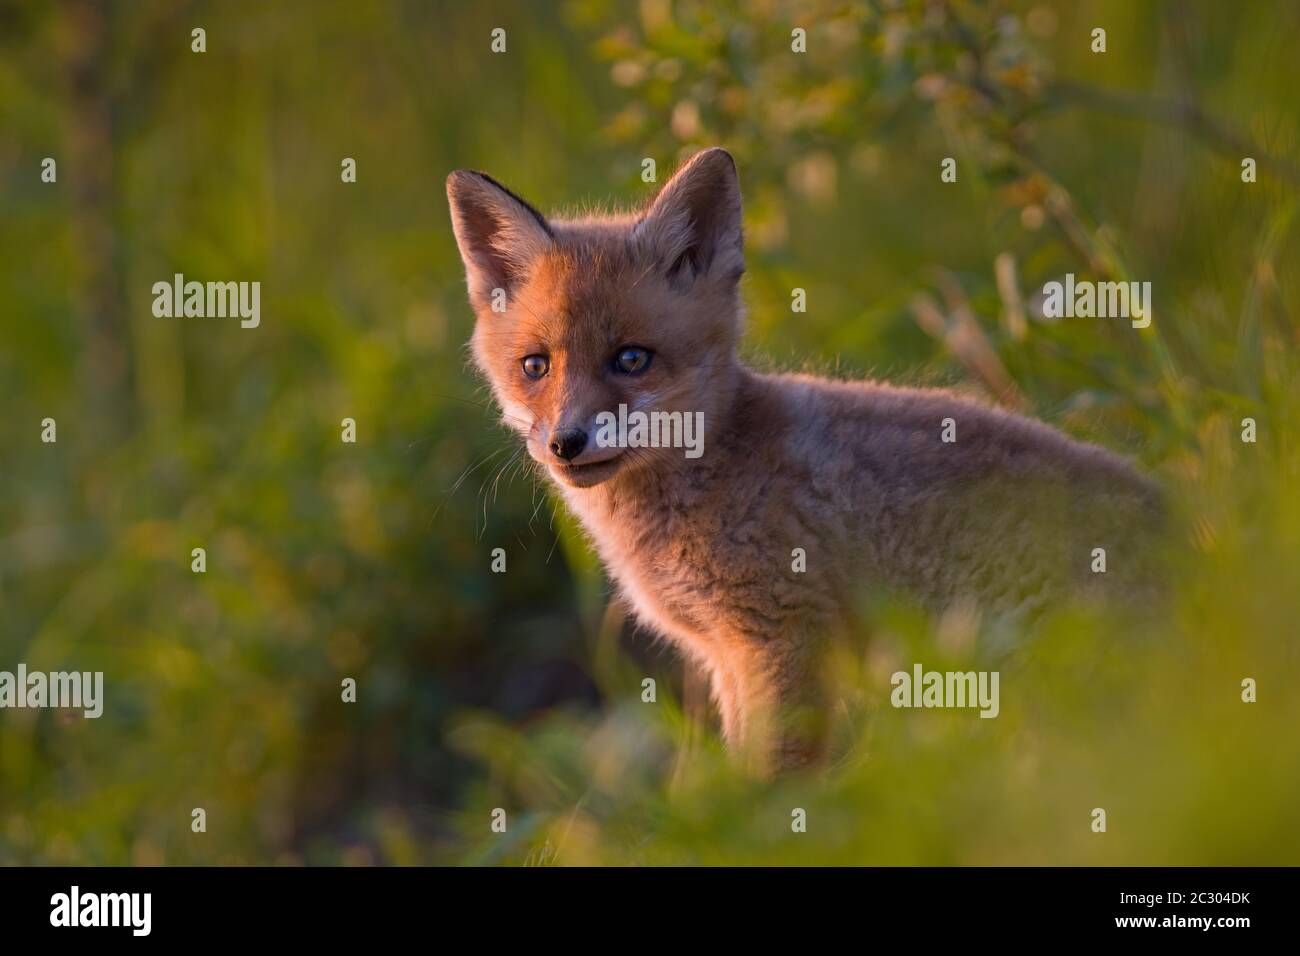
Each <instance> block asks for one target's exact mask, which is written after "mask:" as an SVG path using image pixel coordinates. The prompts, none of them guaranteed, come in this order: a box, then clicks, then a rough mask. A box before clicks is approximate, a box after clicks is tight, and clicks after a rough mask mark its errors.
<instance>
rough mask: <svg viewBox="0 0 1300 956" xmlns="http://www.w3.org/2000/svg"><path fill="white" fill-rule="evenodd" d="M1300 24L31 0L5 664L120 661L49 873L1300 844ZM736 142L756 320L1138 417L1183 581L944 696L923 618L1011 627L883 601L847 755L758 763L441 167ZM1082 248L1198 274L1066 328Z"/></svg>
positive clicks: (967, 646) (864, 657) (936, 375)
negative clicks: (936, 700) (686, 648)
mask: <svg viewBox="0 0 1300 956" xmlns="http://www.w3.org/2000/svg"><path fill="white" fill-rule="evenodd" d="M194 26H203V27H204V28H205V29H206V30H207V34H208V52H207V53H205V54H194V53H191V52H190V48H189V31H190V30H191V29H192V28H193V27H194ZM497 26H502V27H505V28H506V29H507V31H508V36H509V46H508V52H507V53H506V54H502V55H494V54H492V53H490V52H489V33H490V31H491V30H492V28H494V27H497ZM1095 26H1105V27H1106V29H1107V32H1108V41H1109V45H1108V52H1107V53H1105V54H1093V53H1091V52H1090V50H1089V39H1088V38H1089V31H1090V30H1091V29H1092V28H1093V27H1095ZM795 27H803V28H805V29H806V30H807V43H808V52H807V53H806V54H795V53H792V52H791V50H790V31H791V30H792V29H793V28H795ZM1297 27H1300V13H1297V11H1296V10H1294V9H1291V8H1287V7H1285V6H1277V5H1227V4H1215V3H1211V2H1209V0H1206V2H1200V3H1193V4H1182V3H1177V4H1176V3H1168V4H1162V3H1150V4H1131V3H1127V2H1124V0H1105V2H1098V3H1094V4H1089V5H1085V6H1082V7H1077V6H1076V5H1075V4H1067V3H1060V4H1047V3H1010V2H1009V3H990V4H982V3H981V4H975V3H953V4H944V3H924V4H922V3H909V2H896V3H888V2H871V3H862V4H846V3H839V2H830V0H766V2H761V3H754V2H740V0H735V2H726V3H703V2H686V0H681V2H677V3H670V2H668V0H644V2H640V3H635V4H633V3H626V4H624V3H613V2H609V0H572V2H570V3H568V4H567V5H565V6H563V7H555V8H553V7H551V6H550V5H542V4H528V3H522V2H520V3H490V4H473V5H470V4H426V3H398V2H394V3H391V4H373V5H368V4H353V3H343V2H328V3H312V4H269V5H268V4H254V3H247V4H241V3H234V4H220V5H217V4H212V5H209V4H201V3H199V4H193V5H175V4H165V3H133V4H112V5H100V4H84V5H54V4H48V5H43V4H32V5H22V6H7V7H5V8H4V9H3V10H0V53H2V54H3V55H0V127H2V128H3V129H4V130H5V135H4V136H3V138H0V209H3V215H2V216H0V246H2V247H3V248H4V249H5V250H6V252H5V256H4V259H3V265H0V302H3V303H4V308H3V310H2V312H0V314H2V315H3V318H2V319H0V322H2V323H3V335H2V337H0V400H2V401H3V404H4V408H5V414H4V416H3V424H0V475H3V479H2V480H3V487H2V490H0V670H3V669H10V670H12V669H13V668H14V667H15V666H16V664H17V662H19V661H23V662H25V663H27V665H28V666H29V667H31V668H33V669H62V668H75V669H79V670H103V671H104V672H105V684H106V697H107V700H106V704H105V712H104V716H103V717H102V718H100V719H98V720H83V719H81V718H80V717H77V718H73V719H65V718H64V717H63V716H61V715H60V714H58V713H56V712H53V711H33V710H26V711H17V710H4V711H0V863H12V862H29V863H64V862H70V863H108V864H117V863H156V862H166V863H254V862H285V863H294V862H308V863H357V864H366V863H397V864H411V863H447V862H467V863H508V864H550V863H560V864H570V863H610V864H625V863H671V864H677V863H706V864H719V863H757V864H768V863H776V862H789V863H824V862H836V863H907V864H910V863H953V864H977V863H983V864H986V863H1053V864H1054V863H1100V864H1133V863H1171V864H1241V863H1287V864H1295V863H1297V862H1300V839H1298V838H1297V833H1296V830H1295V826H1294V807H1295V806H1296V805H1297V803H1298V802H1300V757H1298V753H1297V750H1298V748H1297V745H1296V741H1295V733H1294V729H1295V727H1296V726H1298V725H1300V697H1298V696H1297V695H1296V693H1295V691H1294V688H1295V687H1296V681H1297V677H1300V673H1298V672H1297V671H1298V661H1297V651H1296V647H1297V643H1296V624H1295V622H1296V621H1297V620H1300V594H1297V590H1296V588H1295V566H1296V559H1297V557H1300V505H1298V504H1297V497H1296V494H1295V486H1296V479H1297V476H1298V475H1300V446H1298V445H1297V442H1296V434H1295V427H1296V423H1297V422H1298V421H1300V381H1298V379H1297V375H1298V373H1300V361H1298V360H1297V357H1296V356H1297V354H1298V350H1300V324H1298V321H1300V320H1298V319H1297V316H1298V315H1300V312H1298V311H1297V302H1296V290H1297V281H1298V279H1300V276H1297V270H1296V264H1297V263H1300V255H1297V252H1300V250H1298V249H1297V244H1298V240H1297V234H1296V229H1295V219H1296V203H1297V199H1296V186H1297V173H1296V170H1297V162H1296V134H1297V130H1296V126H1295V113H1294V90H1293V89H1292V87H1293V83H1292V82H1290V78H1291V77H1292V76H1293V74H1294V69H1293V58H1294V54H1293V51H1292V50H1291V49H1290V48H1289V46H1290V45H1289V42H1288V38H1289V37H1290V36H1294V35H1295V32H1296V29H1297ZM714 144H718V145H724V146H727V147H728V148H729V149H731V150H732V152H733V153H734V154H735V155H736V157H737V160H738V163H739V167H740V170H741V180H742V186H743V188H744V191H745V199H746V228H747V231H748V249H749V253H748V255H749V272H748V275H747V277H746V279H745V298H746V301H747V304H748V306H749V311H750V316H749V318H750V336H749V338H748V340H747V350H748V351H749V352H750V353H752V356H753V358H754V360H755V361H756V362H758V363H760V364H765V365H766V364H770V365H773V366H776V367H803V366H808V367H811V368H813V369H816V370H820V371H823V372H826V373H828V374H839V375H845V376H861V375H867V374H875V375H880V376H889V377H891V378H895V379H904V380H914V381H921V382H928V383H944V384H953V385H957V386H959V387H962V388H965V389H969V390H972V391H983V392H985V393H988V394H990V395H991V396H992V397H997V398H1001V399H1002V400H1004V401H1008V402H1013V403H1018V404H1019V405H1021V406H1022V407H1024V408H1026V409H1028V410H1030V411H1032V412H1033V413H1034V414H1037V415H1039V416H1040V417H1043V418H1045V419H1046V420H1048V421H1051V422H1052V423H1054V424H1056V425H1058V426H1060V427H1063V428H1065V429H1066V430H1068V431H1070V432H1072V433H1073V434H1076V435H1079V436H1081V437H1085V438H1088V439H1091V440H1096V441H1100V442H1102V443H1104V444H1107V445H1109V446H1111V447H1114V448H1118V449H1120V450H1123V451H1126V452H1127V453H1129V454H1131V455H1134V456H1136V457H1138V458H1139V459H1140V460H1141V461H1142V462H1143V463H1144V464H1145V466H1146V467H1148V468H1149V469H1150V470H1151V471H1152V472H1153V473H1154V474H1156V475H1157V477H1158V478H1159V479H1160V480H1161V481H1162V483H1163V484H1165V486H1166V487H1167V488H1168V489H1169V493H1170V498H1171V501H1172V502H1173V504H1174V506H1175V510H1176V513H1177V515H1178V523H1179V524H1178V526H1179V528H1180V532H1179V535H1178V539H1177V542H1178V547H1177V548H1176V554H1175V556H1174V560H1175V566H1176V569H1177V575H1176V578H1175V584H1174V587H1173V595H1172V601H1171V607H1170V609H1169V610H1168V612H1167V613H1165V614H1164V615H1162V616H1161V617H1160V619H1159V620H1156V621H1148V622H1147V623H1146V624H1144V625H1142V626H1140V627H1138V626H1135V625H1133V624H1132V622H1129V621H1123V620H1118V619H1106V618H1095V617H1086V616H1079V615H1072V614H1063V615H1061V616H1060V617H1059V618H1057V619H1055V620H1053V622H1052V623H1051V625H1050V626H1049V628H1048V630H1047V632H1046V633H1045V634H1044V635H1042V636H1041V637H1040V638H1038V639H1037V640H1036V641H1034V642H1033V643H1031V644H1029V645H1026V646H1022V647H1021V648H1020V649H1018V650H1017V651H1015V652H1014V653H1012V654H1010V655H1009V656H1007V657H1005V658H1003V659H1000V660H999V663H998V665H997V666H998V667H999V668H1000V670H1001V673H1002V688H1003V694H1002V713H1001V715H1000V716H999V717H998V718H997V719H994V720H980V719H978V718H976V717H975V715H974V714H973V713H970V712H914V711H904V710H896V709H894V708H892V707H891V706H890V705H889V700H888V692H889V689H890V688H889V675H890V673H891V672H892V671H893V670H895V669H897V668H899V667H900V666H901V667H905V666H906V662H910V661H914V660H922V661H925V662H926V664H927V666H929V667H941V666H942V667H947V666H951V667H953V668H963V669H964V668H965V667H968V666H974V665H973V664H972V663H971V662H973V661H975V660H979V659H981V658H980V656H979V655H980V651H979V650H978V648H977V647H975V646H972V643H971V634H970V632H969V629H968V628H967V627H966V626H965V625H964V624H963V623H962V622H961V621H953V620H941V621H929V620H926V619H924V618H921V617H918V616H917V615H915V614H910V613H908V612H907V611H906V610H905V609H902V608H897V607H888V606H883V607H873V609H872V614H871V616H870V618H871V621H872V623H873V626H872V628H871V633H870V634H869V635H863V640H862V642H861V643H860V644H859V645H857V646H855V647H851V648H846V649H842V650H841V651H840V652H839V653H840V657H839V658H838V659H837V660H836V662H835V666H834V668H833V670H834V673H835V675H836V681H837V685H838V690H839V695H838V696H839V697H840V698H841V699H842V700H843V702H844V704H843V707H842V710H841V712H840V713H839V715H838V720H839V736H838V740H839V742H838V747H837V759H836V762H835V765H834V766H833V767H831V768H829V769H827V770H825V771H822V772H820V773H817V774H814V775H811V776H802V777H794V778H790V779H786V780H782V781H779V782H776V783H755V782H753V781H748V780H746V779H744V778H742V777H740V776H739V775H737V773H736V772H735V771H734V770H733V769H732V768H731V767H730V766H729V764H728V763H727V761H726V759H725V755H724V754H723V753H722V751H721V748H720V745H719V744H718V742H717V740H716V735H715V733H714V731H712V730H711V729H710V728H709V727H708V726H707V725H705V724H704V723H702V721H701V719H700V716H699V713H698V711H699V708H698V706H697V705H696V704H697V702H692V703H691V704H690V705H688V706H683V705H679V704H678V703H677V701H678V700H680V699H682V698H683V693H684V696H685V699H687V700H691V692H690V691H689V690H686V691H685V692H683V690H682V688H681V686H680V680H679V678H678V675H677V673H676V672H677V670H678V665H677V664H676V663H675V661H674V659H673V657H672V655H671V653H670V652H668V651H666V650H665V649H663V648H662V647H660V646H657V645H655V644H654V643H653V642H652V641H651V639H650V638H649V637H648V636H646V635H643V634H636V633H632V632H631V629H630V628H627V627H622V626H621V622H620V620H619V618H618V616H617V614H616V613H607V612H606V609H605V603H606V597H607V590H608V589H607V585H606V582H604V580H603V579H602V578H601V575H600V570H599V566H598V564H597V563H596V562H595V560H594V557H593V556H592V555H591V553H590V551H589V550H588V549H587V547H586V545H585V544H584V543H583V541H582V538H581V535H580V533H578V532H577V530H576V528H575V527H574V526H573V524H572V522H571V521H570V520H569V519H568V518H567V517H566V516H565V515H564V514H563V512H559V513H558V514H557V513H556V505H555V503H554V502H553V501H552V500H551V499H550V498H548V497H547V495H546V492H545V489H544V488H542V487H541V486H540V485H537V484H536V483H535V482H534V481H533V479H532V477H531V474H530V473H529V472H528V470H527V469H526V468H525V467H524V462H523V461H522V460H521V459H520V458H519V457H518V456H517V452H518V451H519V449H518V448H517V445H516V443H515V442H513V440H512V439H511V438H510V437H509V436H507V435H506V434H505V433H504V432H503V430H502V429H501V428H500V426H498V425H497V423H496V415H495V413H494V411H493V410H492V408H491V406H490V402H489V400H488V399H489V396H488V395H487V394H486V392H485V391H484V390H483V389H482V387H481V386H480V384H479V383H478V382H477V381H476V380H475V379H474V378H473V376H472V374H471V373H470V371H469V370H468V369H467V367H466V363H465V358H466V355H465V352H464V350H463V348H462V344H463V343H464V342H465V341H466V339H467V338H468V334H469V328H470V318H469V312H468V308H467V306H466V305H465V303H464V285H463V279H462V276H461V272H460V264H459V260H458V258H457V255H456V251H455V248H454V244H453V242H452V238H451V231H450V228H449V223H448V219H447V211H446V207H445V199H444V198H443V192H442V180H443V178H444V177H445V175H446V173H447V172H448V171H450V170H451V169H453V168H456V167H462V166H470V167H474V168H480V169H486V170H488V171H490V172H491V173H492V174H493V175H494V176H496V177H497V178H499V179H501V180H502V181H504V182H506V183H508V184H510V185H511V186H512V187H513V188H515V189H517V190H518V191H519V192H521V193H522V194H523V195H525V196H528V197H529V198H530V199H532V200H533V201H535V202H536V203H537V204H538V205H540V206H542V207H543V208H550V207H557V206H558V207H562V206H566V205H567V206H574V205H580V204H583V203H592V202H600V201H603V200H605V199H607V198H609V199H614V200H617V201H619V202H636V201H640V200H641V199H643V198H644V197H645V196H646V195H648V190H649V189H651V188H652V187H649V186H647V185H646V184H643V183H642V182H641V181H640V177H639V173H640V161H641V159H642V158H643V157H652V158H655V159H656V161H657V163H658V168H659V172H660V178H661V180H662V178H663V176H665V175H666V174H667V172H668V170H669V169H670V168H671V166H672V165H673V164H674V163H675V161H677V160H678V159H680V158H681V157H683V156H685V155H687V154H689V153H690V152H691V151H693V150H694V149H696V148H698V147H700V146H704V145H714ZM1246 150H1249V152H1247V151H1246ZM1245 155H1251V156H1254V157H1255V158H1256V159H1257V160H1258V161H1259V181H1258V182H1257V183H1254V184H1245V183H1242V182H1241V179H1240V161H1241V158H1242V157H1243V156H1245ZM45 156H53V157H56V158H57V160H58V182H57V184H44V183H41V182H40V179H39V170H40V161H41V159H42V158H44V157H45ZM345 156H350V157H354V158H356V160H357V167H358V181H357V182H356V183H355V184H344V183H341V182H340V178H339V168H340V166H339V164H340V162H341V160H342V158H343V157H345ZM948 156H951V157H954V158H955V159H956V160H957V164H958V181H957V182H956V183H952V184H946V183H941V182H940V179H939V163H940V160H941V159H942V158H943V157H948ZM174 272H184V273H185V274H186V276H187V277H191V278H197V279H201V280H209V279H211V280H225V279H259V280H261V282H262V292H263V299H262V315H263V318H262V325H261V327H260V328H258V329H256V330H241V329H239V328H238V324H237V323H229V322H225V321H223V320H210V319H170V320H168V319H157V318H155V317H154V316H153V315H152V314H151V311H150V306H151V301H152V296H151V293H150V289H151V286H152V283H153V282H155V281H158V280H166V279H169V278H170V277H171V275H172V274H173V273H174ZM1066 272H1074V273H1076V274H1077V275H1079V276H1080V277H1085V276H1086V277H1089V278H1094V279H1105V278H1133V279H1143V280H1150V281H1151V282H1152V284H1153V288H1154V290H1155V310H1156V311H1155V320H1154V322H1153V324H1152V326H1151V328H1149V329H1146V330H1135V329H1133V328H1131V327H1129V325H1128V324H1127V323H1125V322H1115V321H1108V320H1096V319H1075V320H1068V319H1067V320H1060V321H1058V322H1055V323H1051V322H1045V321H1041V320H1039V319H1037V318H1035V317H1034V315H1033V304H1032V298H1033V295H1034V293H1035V291H1036V290H1039V289H1041V288H1042V286H1043V284H1044V283H1045V282H1047V281H1050V280H1051V279H1054V278H1058V277H1060V276H1061V275H1063V274H1064V273H1066ZM795 287H802V288H805V289H806V290H807V292H808V311H807V312H806V313H803V314H798V315H792V314H791V312H790V290H791V289H793V288H795ZM45 417H52V418H55V419H56V420H57V422H58V442H57V444H53V445H49V444H42V443H41V441H40V422H41V420H42V419H43V418H45ZM344 417H352V418H355V419H356V421H357V423H358V442H357V444H355V445H350V444H344V443H342V442H341V441H340V438H339V434H340V432H339V423H340V421H341V419H343V418H344ZM1245 417H1251V418H1254V419H1255V420H1256V421H1257V423H1258V428H1259V440H1258V442H1257V443H1255V444H1244V443H1243V442H1241V441H1240V439H1239V433H1240V428H1241V426H1240V422H1241V420H1242V419H1243V418H1245ZM195 547H203V548H205V549H206V551H207V556H208V557H207V561H208V570H207V572H206V573H205V574H202V575H200V574H194V573H192V572H191V570H190V551H191V549H192V548H195ZM494 547H503V548H505V549H506V551H507V554H508V561H509V571H508V573H506V574H493V573H491V572H490V570H489V565H490V552H491V549H492V548H494ZM864 600H866V597H865V596H864ZM349 676H350V677H355V678H356V680H357V682H358V686H359V692H358V702H357V703H356V704H344V703H342V702H341V700H340V682H341V681H342V679H343V678H344V677H349ZM645 676H654V677H656V678H657V679H658V681H659V694H658V702H657V703H654V704H650V703H642V702H641V699H640V682H641V680H642V678H643V677H645ZM1245 677H1253V678H1255V679H1256V680H1257V681H1258V683H1259V701H1258V703H1254V704H1244V703H1242V702H1241V700H1240V692H1241V688H1240V683H1241V680H1242V679H1243V678H1245ZM688 686H689V685H688ZM1098 806H1100V807H1104V808H1106V809H1107V814H1108V832H1107V833H1106V834H1094V833H1092V832H1091V830H1090V829H1089V823H1090V817H1089V814H1090V812H1091V810H1092V808H1094V807H1098ZM194 807H203V808H205V809H206V810H207V815H208V831H207V833H206V834H193V833H191V831H190V811H191V809H192V808H194ZM498 807H500V808H503V809H504V810H506V812H507V818H508V821H509V826H508V829H507V832H506V833H505V834H504V835H501V834H494V833H492V832H491V831H490V830H489V821H490V814H491V811H492V810H493V809H494V808H498ZM796 807H801V808H804V809H805V810H806V811H807V817H808V829H807V832H806V833H802V834H793V833H792V832H791V828H790V821H791V811H792V809H793V808H796Z"/></svg>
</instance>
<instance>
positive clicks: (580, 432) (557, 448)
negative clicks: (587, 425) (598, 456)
mask: <svg viewBox="0 0 1300 956" xmlns="http://www.w3.org/2000/svg"><path fill="white" fill-rule="evenodd" d="M546 447H547V448H548V449H550V452H551V454H552V455H554V456H555V457H556V458H560V459H563V460H564V461H572V460H573V459H574V458H577V457H578V456H579V455H580V454H582V450H583V449H584V448H586V447H587V432H586V431H585V430H584V429H581V428H560V429H556V430H555V431H553V432H551V440H550V441H549V442H547V445H546Z"/></svg>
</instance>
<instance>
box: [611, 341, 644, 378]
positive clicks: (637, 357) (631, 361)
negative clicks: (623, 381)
mask: <svg viewBox="0 0 1300 956" xmlns="http://www.w3.org/2000/svg"><path fill="white" fill-rule="evenodd" d="M650 358H651V352H650V350H649V349H643V348H640V347H639V346H635V345H630V346H628V347H627V348H625V349H620V350H619V353H618V355H616V356H615V357H614V368H616V369H618V370H619V371H620V372H623V373H624V374H625V375H636V374H638V373H640V372H644V371H645V370H646V369H648V368H649V367H650Z"/></svg>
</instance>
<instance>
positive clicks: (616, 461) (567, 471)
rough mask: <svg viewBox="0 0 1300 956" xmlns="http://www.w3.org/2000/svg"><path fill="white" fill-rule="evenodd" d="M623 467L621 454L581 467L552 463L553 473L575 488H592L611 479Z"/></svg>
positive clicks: (581, 465)
mask: <svg viewBox="0 0 1300 956" xmlns="http://www.w3.org/2000/svg"><path fill="white" fill-rule="evenodd" d="M622 466H623V456H622V455H621V454H620V455H615V456H614V457H613V458H605V459H603V460H601V461H591V462H587V463H586V464H580V465H575V464H569V463H567V462H565V463H560V462H552V463H551V473H552V474H553V475H555V477H556V478H558V479H560V480H561V481H563V482H564V483H565V484H566V485H572V486H573V487H574V488H590V487H591V486H592V485H598V484H600V483H601V482H602V481H604V480H605V479H607V478H609V477H611V476H612V475H613V474H614V472H616V471H618V470H619V468H621V467H622Z"/></svg>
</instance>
